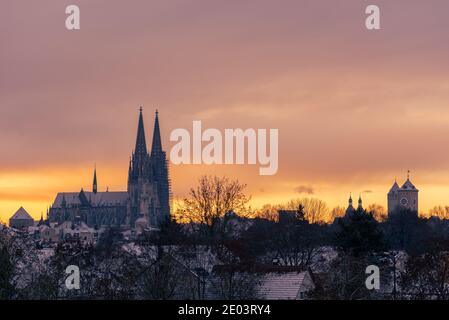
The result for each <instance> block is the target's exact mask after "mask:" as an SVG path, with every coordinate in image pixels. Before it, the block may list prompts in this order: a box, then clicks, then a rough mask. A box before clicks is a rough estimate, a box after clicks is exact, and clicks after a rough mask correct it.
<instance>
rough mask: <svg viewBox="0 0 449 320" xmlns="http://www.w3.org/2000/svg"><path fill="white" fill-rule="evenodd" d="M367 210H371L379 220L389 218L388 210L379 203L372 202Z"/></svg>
mask: <svg viewBox="0 0 449 320" xmlns="http://www.w3.org/2000/svg"><path fill="white" fill-rule="evenodd" d="M366 211H368V212H371V213H372V214H373V217H374V219H376V220H377V221H378V222H383V221H385V220H387V218H388V215H387V211H386V210H385V208H384V207H383V206H381V205H379V204H375V203H373V204H370V205H369V206H368V208H367V209H366Z"/></svg>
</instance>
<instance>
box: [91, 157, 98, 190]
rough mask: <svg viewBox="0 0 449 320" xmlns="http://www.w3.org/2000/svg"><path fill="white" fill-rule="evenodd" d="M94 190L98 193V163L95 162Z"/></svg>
mask: <svg viewBox="0 0 449 320" xmlns="http://www.w3.org/2000/svg"><path fill="white" fill-rule="evenodd" d="M92 192H93V193H97V165H96V164H95V168H94V182H93V185H92Z"/></svg>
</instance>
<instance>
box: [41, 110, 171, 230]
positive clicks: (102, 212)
mask: <svg viewBox="0 0 449 320" xmlns="http://www.w3.org/2000/svg"><path fill="white" fill-rule="evenodd" d="M170 199H171V190H170V180H169V173H168V163H167V159H166V154H165V151H163V149H162V142H161V135H160V128H159V115H158V112H157V111H156V115H155V121H154V130H153V141H152V148H151V151H150V153H148V151H147V144H146V137H145V128H144V121H143V114H142V108H140V112H139V120H138V127H137V137H136V144H135V148H134V151H133V152H132V155H131V159H130V162H129V167H128V187H127V191H118V192H117V191H115V192H111V191H108V190H106V191H104V192H100V191H98V181H97V171H96V168H95V170H94V177H93V184H92V191H84V190H83V189H81V191H79V192H60V193H58V194H57V196H56V198H55V201H54V202H53V204H52V206H51V207H50V209H49V212H48V218H49V220H50V222H64V221H75V220H77V221H83V222H85V223H86V224H87V225H88V226H89V227H102V226H129V227H134V226H135V223H136V221H137V220H139V225H140V226H141V227H142V228H145V227H156V228H157V227H158V226H159V225H160V224H161V222H162V221H163V220H164V219H167V218H169V217H170Z"/></svg>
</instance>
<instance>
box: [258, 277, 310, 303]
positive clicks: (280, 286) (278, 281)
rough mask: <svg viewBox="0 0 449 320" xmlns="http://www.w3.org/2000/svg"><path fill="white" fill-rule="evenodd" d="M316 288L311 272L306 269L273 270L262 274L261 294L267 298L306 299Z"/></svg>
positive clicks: (259, 290)
mask: <svg viewBox="0 0 449 320" xmlns="http://www.w3.org/2000/svg"><path fill="white" fill-rule="evenodd" d="M314 288H315V284H314V281H313V279H312V276H311V273H310V272H309V271H308V270H305V271H285V272H278V271H275V270H273V271H272V272H268V273H266V274H264V275H263V276H262V281H261V284H260V287H259V289H258V293H259V296H260V297H261V298H262V299H266V300H304V299H307V294H308V293H309V292H310V291H312V290H313V289H314Z"/></svg>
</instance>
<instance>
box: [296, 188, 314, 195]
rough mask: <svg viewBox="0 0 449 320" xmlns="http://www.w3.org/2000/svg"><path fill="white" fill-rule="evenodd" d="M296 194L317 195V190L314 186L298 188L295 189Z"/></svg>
mask: <svg viewBox="0 0 449 320" xmlns="http://www.w3.org/2000/svg"><path fill="white" fill-rule="evenodd" d="M295 192H296V193H305V194H315V190H314V189H313V187H312V186H297V187H296V188H295Z"/></svg>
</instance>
